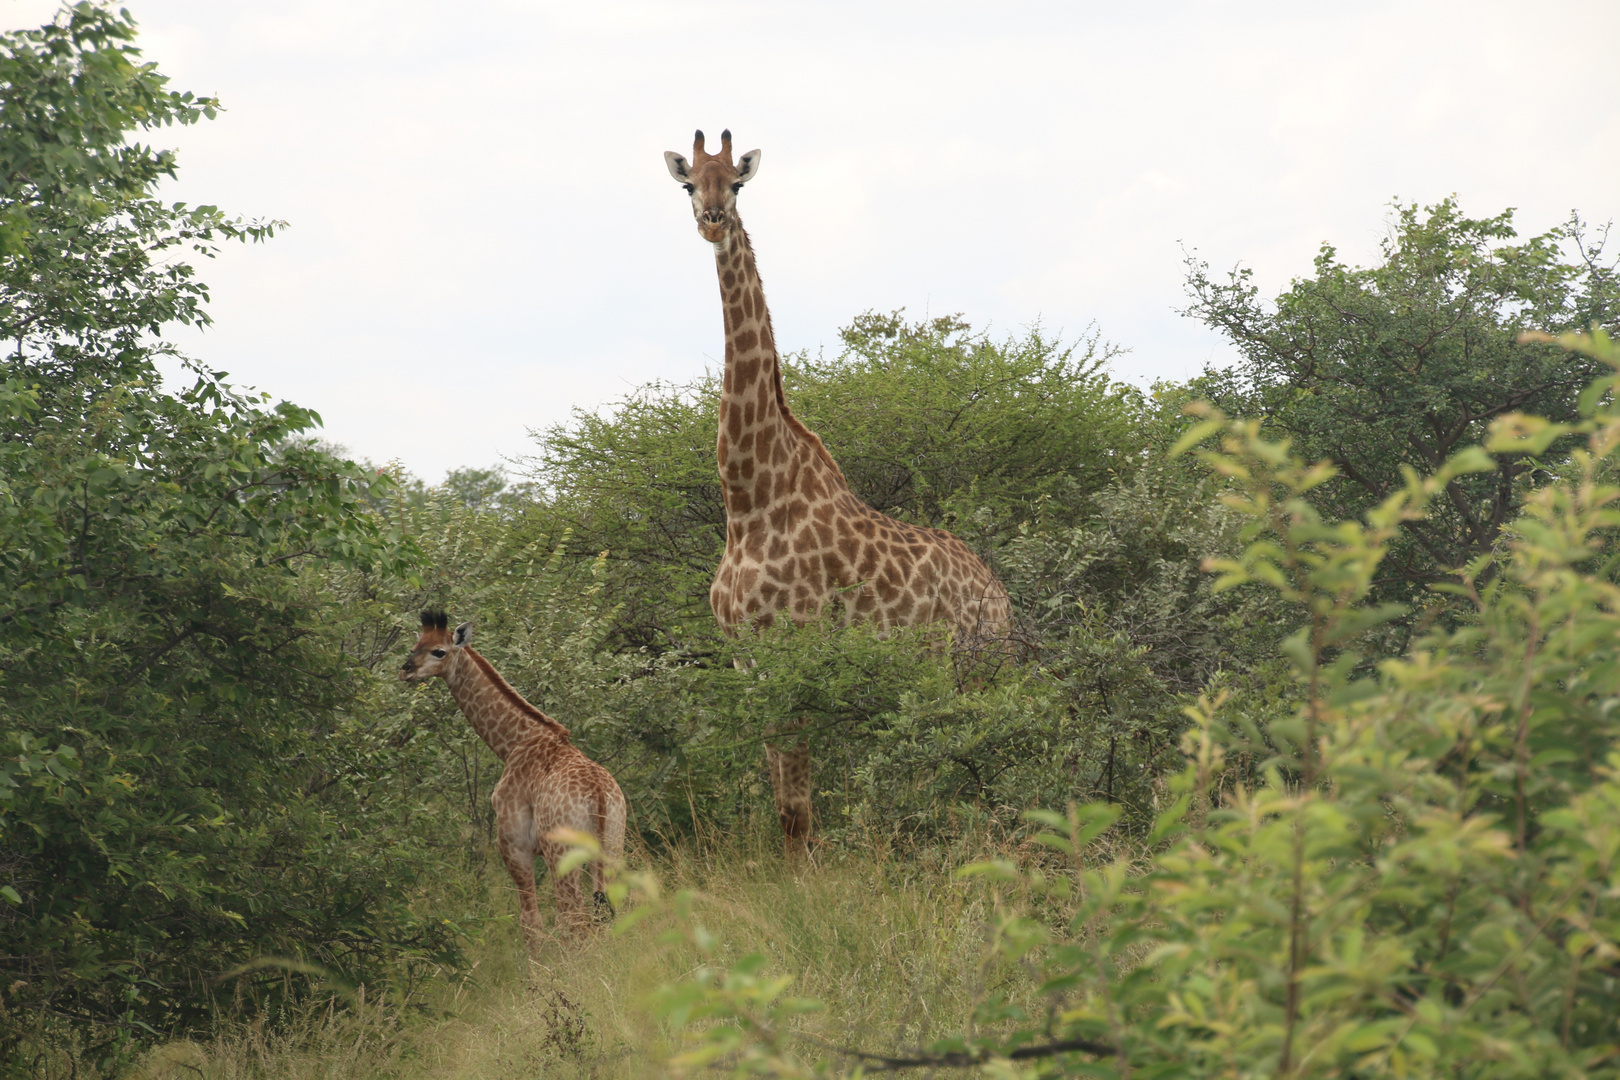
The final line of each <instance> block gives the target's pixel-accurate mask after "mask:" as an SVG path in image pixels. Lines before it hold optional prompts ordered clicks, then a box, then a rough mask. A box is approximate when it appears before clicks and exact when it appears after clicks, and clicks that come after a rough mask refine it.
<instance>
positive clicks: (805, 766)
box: [765, 724, 810, 857]
mask: <svg viewBox="0 0 1620 1080" xmlns="http://www.w3.org/2000/svg"><path fill="white" fill-rule="evenodd" d="M800 727H803V725H802V724H799V725H795V726H794V727H792V728H789V729H787V730H786V731H784V732H781V734H789V735H790V734H792V732H794V731H797V730H798V729H799V728H800ZM765 767H766V768H767V769H768V770H769V771H770V775H771V793H772V794H773V795H775V796H776V820H777V821H779V822H781V823H782V842H783V845H784V850H785V852H786V853H787V855H788V856H790V857H791V856H792V854H793V852H794V851H796V850H807V849H808V847H809V844H810V740H809V739H808V738H801V739H800V740H799V744H798V745H797V746H789V747H780V746H772V745H771V744H770V743H766V744H765Z"/></svg>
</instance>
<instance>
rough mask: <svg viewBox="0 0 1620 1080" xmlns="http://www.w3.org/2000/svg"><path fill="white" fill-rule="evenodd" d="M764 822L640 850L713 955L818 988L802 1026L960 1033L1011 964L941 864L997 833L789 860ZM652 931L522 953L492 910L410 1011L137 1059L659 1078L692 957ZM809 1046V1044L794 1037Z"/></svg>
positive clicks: (198, 1064) (889, 1035)
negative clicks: (458, 976)
mask: <svg viewBox="0 0 1620 1080" xmlns="http://www.w3.org/2000/svg"><path fill="white" fill-rule="evenodd" d="M769 825H770V826H771V828H770V829H767V828H765V827H763V825H762V826H761V827H759V828H755V829H751V830H748V831H746V832H744V833H743V834H742V835H740V836H731V837H727V838H724V839H720V838H715V837H707V838H700V839H699V840H698V841H696V842H692V843H689V844H686V845H683V846H681V847H679V848H676V849H674V850H673V851H671V852H670V853H668V854H666V855H663V856H661V857H659V858H651V857H650V856H648V855H646V854H645V853H642V854H641V856H640V858H639V861H640V862H641V863H642V865H643V866H645V867H647V868H650V869H652V870H654V871H655V872H656V873H657V874H658V875H659V876H660V878H661V879H662V880H663V882H664V883H665V887H666V888H667V889H670V890H673V889H680V888H686V889H694V890H697V891H698V892H699V893H700V894H701V896H702V899H701V901H700V902H699V904H698V907H697V912H698V918H699V920H700V921H701V922H702V924H703V925H704V926H705V928H707V929H708V930H709V931H711V932H712V933H713V934H714V935H715V936H716V937H717V938H718V939H719V941H720V942H722V943H723V944H722V945H721V946H720V948H719V951H718V955H717V956H716V957H715V959H716V961H717V962H721V963H725V962H729V961H731V960H734V959H736V958H737V957H738V956H740V955H742V954H743V953H744V952H753V951H760V952H764V953H766V954H767V955H768V956H769V957H770V960H771V969H772V970H773V971H776V972H782V973H790V974H792V975H793V976H794V983H793V985H792V988H791V991H790V992H791V993H793V994H796V995H800V996H807V997H813V998H816V999H819V1000H820V1001H821V1002H823V1004H824V1005H825V1009H824V1010H823V1011H821V1012H818V1013H813V1014H810V1015H808V1016H807V1017H805V1018H804V1019H803V1021H802V1022H801V1024H800V1028H799V1030H801V1031H802V1032H803V1033H804V1034H805V1035H806V1036H808V1037H810V1038H813V1039H820V1040H825V1042H826V1043H830V1044H836V1045H841V1046H856V1047H860V1048H863V1049H868V1050H874V1051H879V1052H883V1051H891V1050H898V1049H901V1048H911V1047H916V1046H918V1045H921V1044H926V1043H928V1042H929V1041H931V1040H932V1039H935V1038H939V1037H943V1036H945V1035H947V1034H950V1033H956V1032H961V1031H962V1030H963V1029H964V1025H965V1022H966V1020H967V1017H968V1014H969V1013H970V1012H971V1009H972V1005H973V1002H974V1001H975V1000H976V998H977V997H978V996H979V995H980V994H981V993H982V992H983V990H984V989H985V987H986V985H987V982H990V983H1000V984H1002V988H1005V986H1006V984H1007V982H1008V980H1009V979H1010V980H1013V981H1016V980H1017V978H1018V975H1017V973H1016V972H993V971H987V970H986V969H985V968H984V966H983V956H984V950H983V945H984V941H985V934H986V926H987V921H988V919H989V918H990V916H991V915H992V912H991V909H990V905H991V901H990V900H989V898H988V895H987V893H986V891H985V889H984V888H983V886H981V885H978V884H976V883H974V882H963V881H958V880H955V879H954V878H952V876H951V873H950V870H951V869H952V868H953V867H954V866H957V865H961V864H962V863H964V862H967V861H970V860H971V859H972V858H974V857H980V856H983V855H987V854H992V853H994V852H995V850H996V849H997V848H998V847H1000V848H1004V847H1005V843H1004V842H1002V843H997V842H993V841H992V840H991V839H990V838H989V837H988V836H985V835H979V836H978V837H977V839H976V840H975V841H974V842H972V843H970V844H966V845H959V846H958V847H956V848H955V849H952V850H940V851H936V852H933V853H932V854H927V855H922V856H918V855H915V854H914V855H911V856H909V857H907V858H905V859H900V858H897V857H895V856H893V855H892V853H890V852H889V850H888V849H887V847H886V845H884V844H882V843H880V842H870V843H866V844H850V843H846V844H845V845H844V846H842V847H840V848H837V849H823V850H822V851H820V852H819V853H818V854H817V855H816V857H815V858H814V859H812V860H808V861H807V860H804V859H802V858H801V859H798V860H795V861H794V862H791V863H790V862H787V861H785V860H784V858H783V856H782V854H781V852H780V849H779V847H778V844H779V842H780V841H779V839H778V836H777V835H776V834H774V825H775V823H774V821H772V822H770V823H769ZM493 872H494V873H499V870H498V869H495V870H494V871H493ZM503 877H504V875H503ZM490 884H491V885H494V884H495V883H494V881H493V879H491V880H490ZM499 885H500V887H498V888H492V889H491V890H490V894H491V895H490V902H491V904H492V906H493V907H494V909H495V910H497V911H501V912H504V913H514V912H515V910H516V901H515V898H514V897H512V896H511V895H510V886H509V884H508V883H507V882H505V881H504V880H503V881H501V882H500V883H499ZM544 894H545V885H544V883H542V896H543V897H544ZM547 917H548V925H549V922H550V913H549V911H548V912H547ZM667 929H668V926H667V924H664V925H660V924H659V923H658V921H657V920H647V921H643V922H641V923H639V924H637V925H635V926H633V927H631V928H629V929H628V930H624V929H622V928H621V930H620V931H619V932H615V933H604V934H601V935H599V936H598V937H597V938H596V939H594V940H591V941H587V942H585V943H583V944H576V945H566V944H562V943H553V944H551V945H550V946H548V948H547V949H546V951H545V953H544V955H543V957H542V958H541V961H540V962H539V963H538V964H530V963H529V962H528V961H527V960H526V959H525V958H524V957H523V955H522V947H521V944H520V941H519V938H518V933H517V931H516V929H515V925H514V924H513V922H512V921H510V920H507V921H505V922H503V923H502V924H500V927H499V929H498V930H497V931H496V932H494V933H492V934H491V935H490V936H489V937H488V938H487V939H486V940H485V941H484V942H483V943H482V944H481V945H480V946H478V948H477V950H476V952H475V956H476V957H477V960H478V963H477V967H476V968H475V969H474V971H473V973H472V976H471V977H470V978H468V979H464V980H460V981H458V982H455V983H453V984H452V983H450V982H449V981H448V980H447V981H445V982H444V983H442V984H441V985H439V986H438V987H436V988H434V989H433V990H432V991H431V992H430V993H429V995H428V997H427V999H426V1000H425V1002H423V1004H425V1005H426V1009H425V1010H422V1009H418V1010H413V1011H412V1012H411V1013H410V1014H408V1015H401V1012H400V1010H399V1009H398V1008H397V1007H393V1006H387V1005H377V1004H373V1003H368V1002H366V1001H365V1000H364V999H363V997H361V998H357V999H355V1000H354V1001H352V1002H351V1003H350V1006H349V1007H348V1008H346V1009H332V1008H321V1009H312V1010H311V1011H310V1012H309V1013H308V1014H306V1015H304V1016H301V1017H297V1018H294V1020H293V1021H292V1022H291V1023H286V1024H282V1025H279V1026H278V1027H277V1028H276V1029H269V1028H262V1027H252V1028H243V1029H240V1030H237V1031H233V1032H229V1033H227V1034H224V1035H221V1036H220V1037H218V1038H216V1039H215V1040H214V1041H213V1042H210V1043H189V1042H188V1043H176V1044H171V1045H168V1046H164V1047H160V1048H159V1049H158V1050H156V1051H155V1052H154V1053H153V1054H152V1055H151V1056H150V1057H149V1058H148V1059H147V1061H146V1062H145V1066H144V1068H143V1069H142V1070H141V1071H140V1073H139V1074H138V1075H142V1076H145V1077H148V1078H152V1080H156V1078H157V1077H175V1078H178V1077H182V1076H185V1077H196V1076H198V1075H201V1076H203V1077H207V1078H210V1080H216V1078H217V1080H237V1078H247V1077H253V1078H265V1080H271V1078H274V1080H317V1078H319V1080H329V1078H330V1080H337V1078H348V1077H377V1076H397V1077H429V1076H431V1077H436V1078H456V1077H469V1078H470V1077H479V1078H488V1080H496V1078H503V1077H514V1078H516V1077H523V1078H525V1080H532V1078H533V1077H536V1076H547V1077H552V1076H556V1077H568V1076H581V1077H599V1078H603V1080H607V1078H611V1077H640V1076H664V1075H667V1074H668V1070H667V1068H666V1066H665V1065H664V1062H665V1061H666V1059H667V1058H668V1057H669V1056H670V1055H671V1054H672V1053H674V1052H676V1051H678V1050H679V1049H680V1048H681V1047H682V1045H683V1042H682V1038H683V1036H682V1034H681V1033H679V1032H671V1031H669V1030H667V1029H666V1028H665V1027H664V1026H663V1025H661V1024H660V1023H659V1022H658V1021H657V1020H655V1019H653V1018H652V1017H651V1016H650V1015H649V1013H648V1011H647V1010H646V1008H645V1003H646V1000H647V997H648V994H649V993H650V992H651V991H652V990H654V989H655V988H656V987H658V986H659V985H660V984H664V983H671V982H675V981H678V980H680V979H682V978H684V977H685V976H687V975H688V974H690V973H691V971H692V970H693V969H694V968H695V967H696V966H697V965H698V964H699V963H700V960H699V957H698V955H697V954H696V952H695V950H694V949H693V948H692V947H691V946H690V945H687V944H676V945H670V944H666V943H663V942H661V941H660V940H659V939H660V936H661V934H662V933H663V932H664V931H665V930H667ZM806 1050H807V1052H808V1053H810V1055H811V1056H814V1055H815V1051H814V1050H813V1049H812V1047H811V1045H809V1044H808V1042H807V1045H806Z"/></svg>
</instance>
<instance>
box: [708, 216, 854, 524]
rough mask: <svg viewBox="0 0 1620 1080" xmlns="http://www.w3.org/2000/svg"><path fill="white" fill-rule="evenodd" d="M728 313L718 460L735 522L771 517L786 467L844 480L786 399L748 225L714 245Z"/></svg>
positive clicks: (833, 482)
mask: <svg viewBox="0 0 1620 1080" xmlns="http://www.w3.org/2000/svg"><path fill="white" fill-rule="evenodd" d="M714 263H715V270H716V272H717V273H718V274H719V277H720V306H721V310H722V311H723V312H724V314H725V326H726V373H725V380H724V382H723V383H722V385H721V391H720V434H719V437H718V438H717V439H716V441H715V456H716V458H717V460H718V462H719V466H720V479H721V481H722V494H723V496H724V498H725V504H726V514H727V516H728V517H742V516H746V515H747V514H749V513H753V512H761V511H764V510H765V509H766V508H767V507H768V506H770V505H771V504H772V503H775V502H779V501H781V500H782V499H784V498H786V497H788V495H789V494H790V493H789V492H787V491H786V490H784V486H783V485H782V484H781V483H780V482H777V483H772V482H770V481H771V480H772V479H777V480H780V478H781V476H782V475H784V468H783V467H784V466H787V465H791V464H794V463H797V464H798V465H799V466H800V467H801V468H803V467H804V466H807V465H808V466H809V467H810V468H811V469H812V470H813V471H815V472H817V473H819V474H822V477H823V483H824V484H825V485H826V486H827V487H829V488H832V487H837V488H843V489H845V490H847V488H848V485H847V484H845V483H844V476H843V473H842V472H841V471H839V468H838V465H837V464H836V463H835V462H834V461H833V459H832V456H831V455H829V454H828V453H827V451H826V449H825V448H824V447H823V446H822V445H821V440H820V439H818V438H817V437H816V436H815V435H814V434H812V433H811V432H810V430H809V429H808V428H806V427H805V426H804V425H803V424H802V423H800V422H799V419H798V418H797V417H795V416H794V415H793V413H792V411H791V410H790V409H789V408H788V406H787V401H786V400H785V399H784V398H783V396H782V361H781V357H780V356H779V355H778V353H777V351H776V335H775V333H774V332H773V331H772V329H771V313H770V310H769V309H768V308H767V307H766V306H765V289H764V286H763V285H761V284H760V280H759V268H758V267H757V266H756V265H755V262H754V247H753V244H751V243H750V242H749V239H748V233H747V231H746V230H745V229H744V228H743V226H742V222H741V220H737V221H735V222H734V224H733V226H732V228H731V232H730V233H729V235H728V236H727V238H726V239H725V240H723V241H721V242H720V243H718V244H716V245H714Z"/></svg>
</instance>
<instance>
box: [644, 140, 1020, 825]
mask: <svg viewBox="0 0 1620 1080" xmlns="http://www.w3.org/2000/svg"><path fill="white" fill-rule="evenodd" d="M664 160H665V162H667V163H668V165H669V173H670V175H671V176H673V177H674V178H675V181H676V183H678V184H680V185H681V186H682V187H684V188H685V189H686V192H687V194H689V195H690V196H691V197H692V213H693V215H694V216H695V217H696V218H697V227H698V233H699V235H701V236H702V237H703V239H705V240H707V241H708V242H709V243H711V244H713V245H714V263H715V269H716V271H717V272H718V273H719V276H720V304H721V308H722V310H723V312H724V315H725V330H726V373H725V380H724V382H723V384H722V386H721V393H720V433H719V437H718V438H717V439H716V441H715V455H716V458H717V460H718V463H719V467H720V480H721V488H722V493H723V496H724V499H725V505H726V550H725V555H724V556H723V557H722V558H721V560H720V569H719V570H718V571H717V572H716V573H715V576H714V584H713V585H712V586H711V587H710V589H709V605H710V607H712V608H713V609H714V617H715V618H716V619H717V620H718V621H719V623H720V627H721V629H722V630H724V631H725V632H726V633H728V634H730V633H733V632H735V630H736V628H737V627H738V626H739V625H742V624H744V623H751V624H754V625H757V626H768V625H770V624H771V622H772V621H773V620H774V619H775V617H776V614H777V612H785V613H786V614H787V615H788V616H789V617H790V618H792V620H793V621H794V622H795V623H798V624H803V623H807V622H810V621H812V620H814V619H817V618H819V617H820V616H821V615H822V613H823V611H824V610H825V609H826V608H827V607H828V605H829V603H831V602H833V601H835V600H836V601H837V602H838V603H839V604H840V605H841V606H842V608H843V617H844V619H845V621H846V622H847V621H849V620H853V619H861V620H869V621H873V622H876V623H877V624H878V625H880V626H883V627H891V626H913V625H919V624H923V623H930V622H943V623H947V624H949V625H950V626H951V627H952V628H953V629H954V631H955V634H956V637H957V640H958V641H959V642H968V641H972V640H975V639H981V640H982V639H984V638H987V637H995V636H1000V635H1002V634H1004V633H1005V632H1006V628H1007V623H1008V619H1009V616H1010V609H1009V606H1008V603H1007V590H1006V589H1005V588H1004V587H1003V586H1002V584H1001V582H1000V581H998V580H997V579H996V576H995V574H994V573H992V572H991V570H990V568H989V567H988V566H986V565H985V564H984V560H982V559H980V558H979V557H978V556H977V555H975V554H974V553H973V552H972V551H971V550H969V549H968V546H967V545H966V544H964V543H962V541H960V540H958V539H957V538H956V537H954V536H952V535H951V534H950V533H948V532H945V531H944V530H941V529H929V528H923V527H919V526H915V525H908V524H906V523H905V522H902V521H896V520H894V519H893V518H891V517H888V516H887V515H884V514H880V513H878V512H877V511H876V510H874V509H872V508H871V507H870V506H867V505H866V504H865V503H863V502H862V501H861V500H860V499H858V498H856V497H855V495H854V493H853V492H851V491H850V489H849V484H848V483H847V482H845V480H844V474H843V472H842V471H841V470H840V469H839V468H838V464H837V463H836V462H835V461H833V459H832V455H831V454H829V453H828V452H827V448H826V447H825V446H823V445H822V443H821V439H820V438H818V437H817V436H816V434H815V433H814V432H813V431H811V430H810V429H809V428H807V427H805V426H804V424H802V423H801V422H800V421H799V420H798V418H797V417H795V416H794V415H793V412H792V410H790V409H789V408H788V405H787V401H786V400H785V399H784V398H783V396H782V370H781V358H780V357H779V356H778V355H777V351H776V337H775V335H774V334H773V333H772V331H771V316H770V312H769V311H768V310H767V309H766V307H765V292H764V289H763V288H762V287H761V285H760V281H759V271H758V269H757V268H756V266H755V264H754V249H753V246H752V245H751V244H750V243H749V240H748V233H747V232H745V231H744V230H743V226H742V220H741V219H740V218H739V217H738V216H737V193H738V192H739V191H741V190H742V186H743V185H744V184H746V183H748V181H750V180H752V179H753V178H754V177H755V176H757V175H759V160H760V154H759V151H758V150H750V151H749V152H748V153H746V154H744V155H743V156H742V159H741V160H740V161H736V162H733V160H732V156H731V132H730V131H723V132H721V133H720V153H718V154H709V153H706V152H705V151H704V148H703V132H701V131H699V132H698V133H697V135H696V137H695V139H694V141H693V145H692V160H691V161H688V160H687V159H686V158H684V157H682V156H681V155H680V154H677V153H675V152H674V151H670V152H668V153H666V154H665V155H664ZM765 760H766V764H767V766H768V767H769V770H770V776H771V787H772V790H773V791H774V793H775V795H776V813H777V817H778V819H779V820H780V821H781V823H782V831H783V833H784V834H786V837H787V841H788V843H789V845H792V844H794V843H795V842H800V843H802V842H803V841H805V840H806V839H808V837H809V834H810V747H809V743H808V740H805V739H801V740H800V741H799V743H798V745H797V746H793V747H786V748H784V747H775V746H771V745H769V744H767V745H766V747H765Z"/></svg>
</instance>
